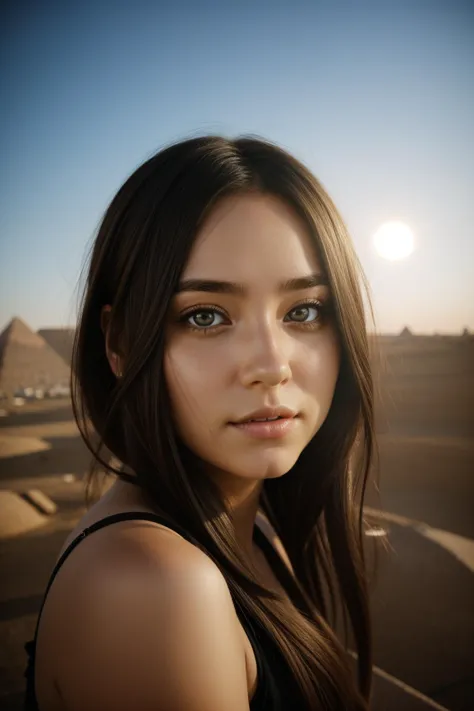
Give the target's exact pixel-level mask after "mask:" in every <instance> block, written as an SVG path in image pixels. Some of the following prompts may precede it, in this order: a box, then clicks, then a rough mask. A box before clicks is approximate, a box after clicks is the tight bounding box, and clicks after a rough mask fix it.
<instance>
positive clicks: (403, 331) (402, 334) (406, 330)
mask: <svg viewBox="0 0 474 711" xmlns="http://www.w3.org/2000/svg"><path fill="white" fill-rule="evenodd" d="M411 335H412V332H411V331H410V329H409V328H408V326H405V328H404V329H403V330H402V331H401V332H400V336H403V337H407V336H411Z"/></svg>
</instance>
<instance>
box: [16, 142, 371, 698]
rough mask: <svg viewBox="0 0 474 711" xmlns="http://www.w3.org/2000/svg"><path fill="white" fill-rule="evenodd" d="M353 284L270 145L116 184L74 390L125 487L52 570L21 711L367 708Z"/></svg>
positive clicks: (322, 220)
mask: <svg viewBox="0 0 474 711" xmlns="http://www.w3.org/2000/svg"><path fill="white" fill-rule="evenodd" d="M361 278H362V281H363V276H362V274H361V270H360V268H359V265H358V261H357V259H356V257H355V254H354V252H353V249H352V246H351V242H350V238H349V236H348V234H347V232H346V229H345V227H344V224H343V222H342V220H341V218H340V217H339V215H338V213H337V211H336V208H335V207H334V205H333V204H332V202H331V200H330V198H329V197H328V195H327V194H326V193H325V191H324V190H323V188H322V187H321V185H320V184H319V183H318V182H317V180H316V179H315V178H314V177H313V176H312V175H311V173H310V172H309V171H308V169H307V168H305V167H304V166H303V165H302V164H301V163H299V162H298V161H297V160H296V159H294V158H293V157H291V156H290V155H288V154H287V153H286V152H285V151H283V150H281V149H280V148H278V147H276V146H274V145H272V144H270V143H267V142H264V141H262V140H257V139H253V138H239V139H237V140H226V139H224V138H220V137H212V136H211V137H203V138H195V139H192V140H187V141H184V142H181V143H178V144H176V145H173V146H170V147H168V148H167V149H165V150H163V151H161V152H159V153H158V154H157V155H155V156H154V157H152V158H151V159H150V160H148V161H147V162H146V163H144V164H143V165H142V166H141V167H139V168H138V169H137V170H136V171H135V173H134V174H133V175H132V176H131V177H130V178H129V179H128V180H127V181H126V183H125V184H124V185H123V187H122V188H121V189H120V190H119V192H118V194H117V195H116V197H115V198H114V199H113V201H112V203H111V205H110V207H109V209H108V210H107V212H106V215H105V217H104V220H103V222H102V225H101V227H100V230H99V233H98V236H97V239H96V241H95V244H94V247H93V251H92V255H91V261H90V268H89V272H88V278H87V284H86V288H85V294H84V301H83V306H82V313H81V316H80V320H79V324H78V328H77V334H76V341H75V348H74V356H73V382H72V384H73V404H74V411H75V416H76V420H77V422H78V425H79V427H80V429H81V433H82V435H83V438H84V440H85V442H86V444H87V445H88V446H89V447H90V449H91V451H92V452H93V454H94V458H95V462H96V464H98V465H100V466H101V467H103V468H104V469H105V470H106V471H109V472H110V473H113V472H115V474H117V475H118V476H117V480H116V481H115V483H113V485H112V486H111V488H109V490H108V491H107V493H106V494H105V495H104V496H102V498H100V499H99V500H98V501H97V502H96V503H95V504H94V505H93V506H92V507H91V508H90V509H89V510H88V512H87V513H86V515H85V516H84V518H83V519H82V520H81V521H80V522H79V524H78V526H77V527H76V529H75V530H74V531H73V533H72V534H71V536H70V537H69V539H68V540H67V541H66V543H65V546H64V548H63V551H62V555H61V557H60V559H59V563H58V565H57V566H56V569H55V571H54V572H53V576H52V579H53V578H54V585H51V587H50V588H48V590H47V597H45V603H44V606H43V609H42V611H41V615H40V618H39V622H38V628H37V634H36V635H35V641H33V642H31V643H29V644H28V645H27V649H28V651H29V653H30V664H29V668H28V670H27V678H28V692H27V708H28V709H33V708H39V709H40V710H41V711H48V710H50V711H56V710H58V711H59V710H62V709H68V711H76V710H77V711H79V710H83V709H87V710H88V711H93V710H95V709H100V710H101V711H107V710H108V709H110V710H112V709H113V710H114V711H122V710H123V711H125V710H127V711H129V710H132V709H133V710H135V709H140V710H141V711H146V710H148V709H150V710H153V711H198V710H199V711H201V710H205V711H221V710H222V709H226V711H245V709H247V710H248V709H251V710H252V711H256V710H257V709H291V710H298V709H311V710H312V709H322V710H323V709H324V710H327V711H329V710H331V711H333V710H336V709H338V710H339V709H340V710H341V711H342V710H344V711H348V710H349V709H367V708H368V700H369V696H370V686H371V641H370V639H371V636H370V620H369V612H368V602H367V584H366V573H365V567H364V556H363V550H362V513H361V512H362V499H363V491H364V488H365V481H366V478H367V475H368V471H369V467H370V462H371V457H372V449H373V421H372V420H373V387H372V376H371V371H370V366H369V355H368V341H367V333H366V325H365V320H364V308H363V299H362V295H361V291H360V287H359V280H360V279H361ZM275 418H277V419H276V420H275ZM356 444H357V457H356V456H355V455H356ZM105 450H107V451H108V452H109V453H110V452H111V453H112V454H113V455H114V457H115V458H116V459H118V460H119V461H120V462H122V463H123V465H124V467H123V468H121V469H115V467H113V466H112V465H111V464H110V460H109V459H108V458H107V456H106V454H105ZM92 534H94V535H92ZM79 543H80V545H78V544H79ZM52 579H51V581H50V584H51V583H52ZM329 603H330V604H329ZM338 607H339V608H340V609H341V610H342V611H343V612H344V614H345V616H348V618H349V619H350V622H351V626H352V632H353V637H354V644H355V648H356V650H355V651H356V653H357V665H358V675H357V676H358V680H357V682H356V681H355V679H354V678H353V676H355V675H353V673H352V665H351V657H350V654H349V652H348V651H347V650H346V648H345V646H344V645H343V643H342V642H341V641H340V640H339V637H338V636H337V635H336V633H335V631H334V629H333V627H332V626H331V624H334V616H335V612H336V610H337V609H338Z"/></svg>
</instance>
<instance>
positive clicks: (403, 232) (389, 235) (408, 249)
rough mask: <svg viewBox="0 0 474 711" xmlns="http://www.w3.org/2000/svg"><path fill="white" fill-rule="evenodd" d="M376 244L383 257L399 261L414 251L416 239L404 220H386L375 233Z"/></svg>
mask: <svg viewBox="0 0 474 711" xmlns="http://www.w3.org/2000/svg"><path fill="white" fill-rule="evenodd" d="M374 245H375V249H376V250H377V253H378V254H379V255H380V256H381V257H383V258H384V259H389V260H390V261H397V260H399V259H405V257H408V256H409V255H410V254H411V253H412V252H413V250H414V248H415V240H414V237H413V232H412V231H411V229H410V228H409V227H408V225H406V224H405V223H404V222H385V223H384V224H383V225H381V226H380V227H379V229H378V230H377V232H376V233H375V235H374Z"/></svg>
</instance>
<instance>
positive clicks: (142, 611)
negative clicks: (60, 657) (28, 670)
mask: <svg viewBox="0 0 474 711" xmlns="http://www.w3.org/2000/svg"><path fill="white" fill-rule="evenodd" d="M186 545H188V544H186ZM182 552H183V551H182ZM155 563H156V561H148V564H147V563H145V562H144V561H142V562H140V563H139V564H137V563H136V562H134V563H132V564H131V565H129V566H127V565H126V564H125V565H124V566H123V567H121V568H120V569H118V570H117V569H116V568H114V569H110V567H109V569H108V570H103V571H102V573H101V574H100V575H98V576H96V578H95V579H94V582H93V584H92V585H89V586H88V590H86V591H85V595H84V596H83V598H82V602H80V603H79V610H78V616H77V619H78V625H77V627H76V630H75V639H74V640H73V641H72V644H71V650H70V651H69V653H68V659H67V665H66V664H63V667H62V673H61V675H60V680H59V685H60V688H61V692H62V694H63V696H64V698H65V701H66V704H67V708H68V709H71V711H79V710H82V709H86V708H87V709H89V710H90V711H95V709H100V710H101V711H108V710H109V709H110V711H112V709H113V711H135V710H136V709H140V710H141V711H148V710H149V711H222V709H226V710H227V711H248V709H249V703H248V691H247V681H246V666H245V654H244V649H243V645H242V641H241V637H240V634H239V629H238V620H237V616H236V614H235V610H234V606H233V603H232V599H231V596H230V593H229V590H228V587H227V584H226V582H225V580H224V578H223V576H222V575H221V573H220V572H219V570H218V569H217V567H216V566H215V565H214V564H213V563H212V561H210V560H209V559H208V558H207V557H206V556H205V555H204V554H203V553H202V552H201V551H198V550H197V549H193V550H192V551H189V550H186V551H185V554H184V555H182V556H181V557H179V558H177V557H175V558H174V559H172V560H167V561H165V563H164V565H162V566H161V567H160V566H159V565H158V567H157V566H156V565H155ZM105 567H106V568H107V567H108V566H107V565H106V566H105Z"/></svg>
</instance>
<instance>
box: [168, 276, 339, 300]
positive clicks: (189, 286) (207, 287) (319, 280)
mask: <svg viewBox="0 0 474 711" xmlns="http://www.w3.org/2000/svg"><path fill="white" fill-rule="evenodd" d="M321 285H324V286H328V285H329V282H328V279H327V277H326V276H325V275H324V274H308V276H303V277H296V278H294V279H287V280H286V281H284V282H281V283H280V284H279V285H278V292H279V293H286V292H289V291H299V290H300V289H311V288H312V287H314V286H321ZM183 291H206V292H211V293H213V294H238V295H240V296H244V295H245V294H246V292H247V290H246V288H245V286H244V285H243V284H238V283H236V282H233V281H215V280H214V279H185V280H184V281H182V282H181V283H180V284H179V286H178V288H177V290H176V293H177V294H181V293H182V292H183Z"/></svg>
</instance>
